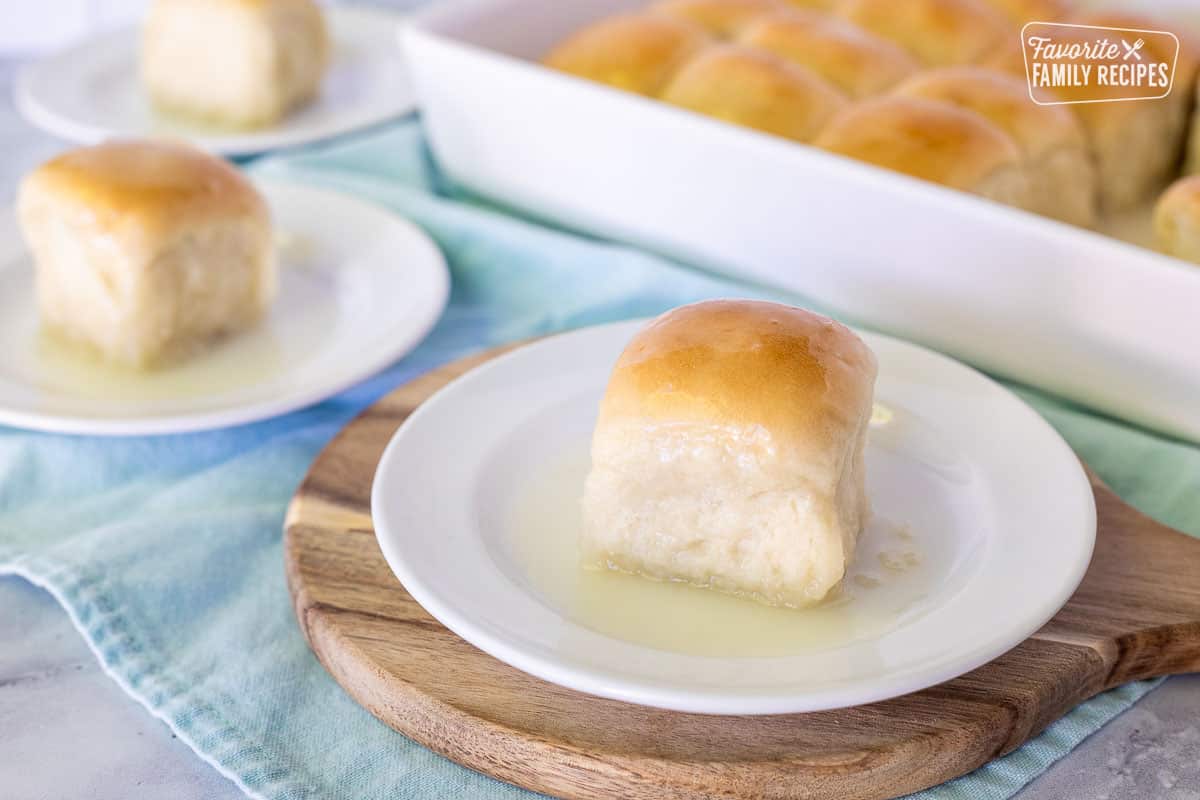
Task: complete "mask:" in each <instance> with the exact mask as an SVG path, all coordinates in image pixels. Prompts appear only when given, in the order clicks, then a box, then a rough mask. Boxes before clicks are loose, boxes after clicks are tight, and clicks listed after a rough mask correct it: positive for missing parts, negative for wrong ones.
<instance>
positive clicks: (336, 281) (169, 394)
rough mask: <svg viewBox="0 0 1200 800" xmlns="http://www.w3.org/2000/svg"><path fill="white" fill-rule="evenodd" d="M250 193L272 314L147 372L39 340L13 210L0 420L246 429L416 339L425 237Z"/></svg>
mask: <svg viewBox="0 0 1200 800" xmlns="http://www.w3.org/2000/svg"><path fill="white" fill-rule="evenodd" d="M259 188H260V190H261V191H262V192H263V194H264V195H265V196H266V198H267V202H268V204H269V205H270V207H271V215H272V217H273V220H274V224H275V230H276V232H277V237H278V241H279V245H278V246H279V250H280V252H279V259H280V260H279V268H280V273H279V296H278V297H277V298H276V300H275V303H274V305H273V306H272V308H271V312H270V314H269V315H268V317H267V318H266V319H265V320H264V321H263V322H262V323H260V324H259V325H258V326H256V327H255V328H253V329H251V330H249V331H246V332H244V333H241V334H239V335H236V336H233V337H230V338H229V340H227V341H224V342H221V343H219V344H218V345H216V346H215V347H214V348H213V349H212V350H210V351H208V352H206V353H204V354H203V355H200V356H198V357H196V358H194V359H192V360H189V361H187V362H184V363H182V364H180V365H179V366H176V367H171V368H168V369H164V370H157V371H151V372H145V373H141V372H135V371H132V370H123V369H120V368H117V367H112V366H106V365H104V364H102V363H100V362H99V361H98V360H96V359H94V358H90V357H88V355H87V354H85V353H82V352H80V351H79V350H78V349H75V348H72V347H69V346H65V345H61V344H58V343H56V342H55V341H54V339H53V338H52V337H48V336H46V335H45V334H43V333H42V332H41V331H40V328H39V325H38V314H37V309H36V307H35V304H34V288H33V264H32V261H31V260H30V257H29V254H28V253H27V252H26V250H25V246H24V243H23V241H22V239H21V236H20V233H19V231H18V228H17V225H16V223H15V221H14V215H13V214H12V212H11V211H9V212H8V213H5V214H3V215H0V343H3V347H0V424H7V425H16V426H19V427H23V428H34V429H37V430H45V431H54V432H58V433H82V434H93V435H143V434H157V433H181V432H185V431H196V430H205V429H210V428H220V427H225V426H229V425H237V424H241V423H245V422H253V421H256V420H260V419H265V418H267V417H272V416H275V415H277V414H283V413H286V412H288V411H293V410H295V409H297V408H301V407H303V406H306V405H309V404H311V403H315V402H317V401H319V400H322V399H324V398H326V397H329V396H331V395H334V394H337V393H338V392H340V391H343V390H344V389H347V388H349V387H350V386H352V385H353V384H355V383H357V382H358V381H360V380H362V379H364V378H367V377H369V376H370V375H372V374H374V373H375V372H378V371H379V370H381V369H383V368H384V367H386V366H387V365H389V364H391V363H392V362H393V361H395V360H396V359H398V358H400V357H401V356H402V355H404V354H405V353H407V352H409V351H410V350H412V349H413V348H414V347H416V346H417V344H418V343H419V342H420V341H421V340H422V339H424V338H425V335H426V334H427V333H428V332H429V330H430V329H431V328H432V327H433V325H434V323H435V322H437V319H438V317H440V316H441V313H442V310H443V309H444V308H445V306H446V300H447V297H448V293H449V285H450V278H449V272H448V270H447V268H446V263H445V260H444V259H443V258H442V254H441V252H440V251H439V250H438V249H437V247H436V246H435V245H434V244H433V242H432V241H430V239H429V237H428V236H426V235H425V233H424V232H423V231H421V230H420V229H419V228H417V227H416V226H414V225H412V224H411V223H409V222H407V221H406V220H404V219H402V218H400V217H398V216H396V215H395V214H392V213H390V212H388V211H386V210H384V209H382V208H379V207H378V206H375V205H371V204H369V203H365V202H362V201H360V200H356V199H354V198H352V197H348V196H346V195H342V194H337V193H335V192H330V191H325V190H321V189H315V188H310V187H304V186H298V185H293V184H283V183H273V182H263V183H260V184H259Z"/></svg>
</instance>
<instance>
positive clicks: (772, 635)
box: [509, 409, 942, 657]
mask: <svg viewBox="0 0 1200 800" xmlns="http://www.w3.org/2000/svg"><path fill="white" fill-rule="evenodd" d="M901 418H902V417H898V416H896V415H894V414H891V413H890V412H888V411H887V410H886V409H884V410H882V411H881V410H879V409H877V411H876V415H875V418H874V421H873V423H872V425H873V427H886V426H889V425H893V424H896V422H897V420H898V419H901ZM588 466H589V458H588V453H587V452H586V450H583V451H581V452H576V453H571V454H568V455H567V456H565V457H564V458H563V460H562V461H561V462H560V463H558V464H554V465H549V466H548V467H547V468H545V469H544V470H543V471H542V472H541V474H539V475H535V476H530V477H531V478H532V480H531V481H530V482H529V486H528V489H527V490H526V491H525V493H524V494H523V495H521V496H519V497H518V498H516V500H515V502H514V506H513V508H512V515H511V517H512V518H511V527H510V529H509V531H510V534H511V537H512V539H511V542H510V544H511V547H512V553H513V555H514V556H515V560H516V562H517V564H518V565H519V566H520V567H522V568H523V570H524V572H525V576H526V577H527V579H528V581H529V584H530V585H531V586H532V588H533V589H534V591H535V593H536V594H537V595H538V596H540V597H541V599H542V600H543V602H545V603H546V604H547V605H549V606H551V607H552V608H554V609H555V610H556V611H558V612H559V613H561V614H563V615H564V616H566V617H567V618H569V619H571V620H572V621H574V622H575V623H577V624H579V625H582V626H584V627H587V628H590V629H592V630H594V631H596V632H598V633H602V634H605V635H608V636H611V637H613V638H616V639H622V640H624V641H628V642H633V643H636V644H641V645H645V646H649V647H653V648H656V649H660V650H668V651H674V652H679V653H686V654H689V655H699V656H714V657H730V656H749V657H772V656H788V655H797V654H802V653H805V652H814V651H817V650H823V649H826V648H831V647H836V646H840V645H845V644H848V643H850V642H852V641H855V640H858V639H862V638H867V637H872V636H876V635H879V634H881V633H883V632H884V631H886V630H888V629H891V628H893V627H895V626H896V625H897V624H899V623H900V622H901V621H903V620H904V619H905V617H906V615H907V614H908V613H909V612H912V611H913V609H914V606H917V605H919V603H920V601H921V600H922V599H923V598H924V597H925V595H926V591H927V587H928V586H929V585H930V583H931V581H934V580H936V578H935V577H934V576H935V575H937V574H939V573H940V572H942V569H941V567H940V565H939V564H938V563H937V552H936V548H927V547H925V546H924V544H925V543H924V542H923V541H922V539H921V537H920V536H919V535H918V534H917V532H914V531H913V530H911V529H909V527H908V526H906V525H904V524H902V523H899V522H896V521H893V520H889V519H886V518H883V517H881V516H876V517H875V518H874V519H873V520H872V522H871V523H870V525H869V526H868V527H867V529H866V531H864V533H863V535H862V536H861V537H860V539H859V542H858V548H857V552H856V554H855V558H854V561H853V562H852V564H851V566H850V568H849V570H848V571H847V575H846V578H845V579H844V580H843V581H842V583H841V585H840V586H839V587H837V588H836V589H835V590H834V591H833V592H832V593H831V594H830V596H829V597H827V598H826V599H825V600H824V601H822V602H821V603H819V604H818V605H816V606H813V607H810V608H805V609H787V608H772V607H770V606H766V605H763V604H760V603H757V602H754V601H753V600H746V599H742V598H738V597H734V596H731V595H727V594H722V593H720V592H715V591H711V590H706V589H699V588H695V587H692V586H689V585H687V584H684V583H677V582H666V581H654V580H650V579H647V578H642V577H638V576H634V575H629V574H625V573H621V572H615V571H610V570H599V569H588V568H584V567H583V566H581V565H580V563H579V551H578V536H579V531H580V530H581V527H582V515H581V511H580V497H581V495H582V491H583V481H584V477H585V476H586V474H587V470H588Z"/></svg>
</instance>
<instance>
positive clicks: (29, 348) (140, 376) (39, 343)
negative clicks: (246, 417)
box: [0, 232, 337, 412]
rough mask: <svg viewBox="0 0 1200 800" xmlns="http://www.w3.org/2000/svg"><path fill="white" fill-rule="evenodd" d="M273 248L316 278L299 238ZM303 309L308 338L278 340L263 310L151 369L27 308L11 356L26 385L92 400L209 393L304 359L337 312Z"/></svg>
mask: <svg viewBox="0 0 1200 800" xmlns="http://www.w3.org/2000/svg"><path fill="white" fill-rule="evenodd" d="M276 253H277V257H278V258H279V269H280V273H281V276H282V274H283V272H284V271H285V270H286V271H289V272H292V273H295V274H297V275H298V276H302V277H303V279H305V280H316V279H319V277H320V276H319V274H318V273H317V272H315V271H314V265H315V264H316V263H319V259H320V257H321V254H320V253H318V252H316V251H315V250H314V248H313V245H312V243H311V242H310V241H309V240H308V239H306V238H305V237H303V236H297V235H293V234H289V233H286V232H278V233H277V235H276ZM286 289H287V285H286V284H283V285H281V290H283V291H282V292H281V293H283V292H286ZM283 302H284V303H286V302H287V300H286V298H283ZM279 304H280V303H279V301H277V305H279ZM271 313H274V310H273V311H272V312H271ZM305 313H306V314H309V315H310V316H313V317H314V323H315V324H312V325H309V326H307V330H309V331H311V333H310V334H309V335H310V336H311V337H312V339H313V340H312V341H303V342H301V341H292V340H288V341H283V340H281V338H280V336H279V335H278V333H277V332H276V331H275V330H274V329H273V327H274V326H272V324H271V320H270V313H269V314H268V316H267V318H266V319H264V320H262V321H260V322H259V323H258V324H256V325H255V326H253V327H251V328H249V329H247V330H245V331H240V332H238V333H236V334H233V335H229V336H226V337H223V338H221V339H219V340H217V341H214V342H211V343H210V345H209V346H208V347H206V348H204V349H203V350H202V351H201V352H198V353H196V354H194V355H193V356H191V357H190V358H180V359H179V360H178V361H176V362H173V363H169V364H165V365H163V366H161V367H158V368H154V369H146V370H139V369H134V368H132V367H125V366H122V365H119V364H113V363H111V362H108V361H106V360H104V359H103V358H102V357H101V356H100V355H99V354H98V353H97V352H95V351H94V350H93V349H92V348H91V347H90V346H89V345H88V344H86V343H83V342H77V341H74V340H70V339H67V338H65V337H63V336H61V335H60V334H58V333H56V332H55V331H52V330H48V329H46V328H43V327H42V326H41V325H40V324H39V323H38V320H37V317H36V314H34V315H30V317H29V319H28V320H27V324H26V325H25V326H23V328H24V329H23V330H21V331H19V332H18V337H19V338H20V339H22V340H23V341H19V342H18V343H17V345H16V346H17V349H16V350H15V351H14V352H15V354H16V355H17V356H18V357H19V358H18V359H17V361H18V363H17V370H18V371H19V372H20V373H21V374H22V375H24V376H26V378H27V379H28V380H29V382H30V383H32V384H33V385H35V386H38V387H40V388H42V389H45V390H48V391H53V392H67V393H70V394H75V395H79V396H84V397H88V398H90V399H92V400H95V401H97V403H99V404H118V405H119V406H124V405H126V404H137V403H141V402H154V401H161V400H169V399H171V398H175V397H189V396H191V397H195V396H213V397H216V396H220V395H223V394H226V393H229V392H235V391H237V390H238V389H240V388H244V387H246V386H250V385H253V384H254V383H256V382H258V381H261V380H264V379H266V378H267V377H270V376H273V375H277V374H281V373H283V372H285V371H287V370H288V369H291V368H293V367H295V366H296V365H298V364H301V363H303V362H304V361H306V360H307V359H308V358H309V357H310V354H311V352H312V350H313V349H314V348H315V347H317V346H318V345H319V337H320V336H321V333H322V331H324V330H328V329H329V328H330V327H332V326H333V325H334V324H335V322H336V313H337V312H336V310H335V309H332V308H324V307H318V308H306V309H305ZM318 315H319V316H318ZM0 377H2V376H0ZM96 410H97V411H98V412H99V411H101V409H100V408H97V409H96Z"/></svg>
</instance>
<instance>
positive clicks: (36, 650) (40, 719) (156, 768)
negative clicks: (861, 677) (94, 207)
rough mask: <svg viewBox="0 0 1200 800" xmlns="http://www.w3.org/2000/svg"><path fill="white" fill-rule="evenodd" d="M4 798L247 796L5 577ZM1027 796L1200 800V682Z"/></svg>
mask: <svg viewBox="0 0 1200 800" xmlns="http://www.w3.org/2000/svg"><path fill="white" fill-rule="evenodd" d="M396 4H397V5H412V4H413V3H411V2H407V3H406V2H404V0H397V3H396ZM13 71H14V64H13V63H12V62H11V61H9V62H5V61H3V60H0V153H3V157H2V158H0V204H3V205H8V204H9V203H10V202H11V198H12V196H13V192H14V190H15V187H16V183H17V180H18V179H19V178H20V176H21V175H22V174H24V173H25V172H26V171H28V170H29V169H30V168H32V167H33V166H34V165H36V164H37V163H38V162H39V161H41V160H42V159H44V158H46V157H47V156H49V155H50V154H52V153H54V152H57V151H58V150H59V149H61V148H62V147H63V145H62V144H61V143H58V142H55V141H54V140H53V139H51V138H49V137H47V136H45V135H43V134H40V133H38V132H37V131H35V130H34V129H33V128H31V127H29V126H28V125H27V124H26V123H25V122H24V121H23V120H21V119H20V118H19V117H18V116H17V115H16V113H15V112H14V110H13V108H12V103H11V99H10V96H11V95H10V87H11V80H12V73H13ZM5 213H7V212H5ZM1198 580H1200V576H1198ZM0 797H2V798H4V800H60V799H65V798H87V799H88V800H109V798H112V800H123V799H124V798H131V797H170V798H175V799H176V800H193V798H206V799H207V800H224V798H240V797H242V793H241V791H240V790H239V789H238V788H237V787H236V786H235V785H234V784H233V783H231V782H230V781H228V780H226V779H225V778H223V777H222V776H221V775H220V774H218V773H217V771H216V770H215V769H213V768H212V767H210V766H209V765H208V764H206V763H204V762H203V761H201V760H200V759H199V758H198V757H197V756H196V755H195V754H193V753H192V752H191V751H190V750H189V749H188V748H187V747H186V746H184V745H183V744H182V743H180V742H179V741H178V740H176V739H175V738H174V737H173V736H172V734H171V731H170V730H169V729H168V728H167V727H166V726H165V725H164V724H162V723H161V722H159V721H158V720H156V719H154V718H153V717H151V716H150V715H149V714H148V713H147V712H146V711H145V710H144V709H143V708H142V707H141V706H139V705H138V704H137V703H136V702H134V701H133V700H131V699H130V698H129V697H128V696H127V695H125V694H124V693H123V692H122V691H121V690H120V688H119V687H118V686H117V685H116V684H115V683H114V682H113V681H111V680H110V679H109V678H108V677H107V676H106V675H105V674H104V672H103V671H102V670H101V669H100V667H99V665H98V664H97V663H96V660H95V659H94V658H93V657H92V654H91V653H90V652H89V651H88V649H87V647H86V645H85V644H84V642H83V640H82V639H81V638H80V637H79V635H78V634H77V633H76V632H75V630H74V628H73V627H72V626H71V623H70V621H69V620H68V618H67V616H66V614H64V613H63V612H62V609H61V608H59V606H58V605H57V603H55V601H54V600H53V598H51V597H50V596H49V595H48V594H46V593H45V592H43V591H41V590H40V589H36V588H34V587H32V586H30V585H29V584H27V583H25V582H24V581H22V580H20V579H18V578H0ZM1018 798H1019V800H1150V799H1151V798H1161V799H1162V800H1200V676H1188V677H1182V678H1174V679H1172V680H1170V681H1168V682H1167V683H1166V684H1165V685H1164V686H1163V687H1161V688H1159V689H1158V690H1156V691H1155V692H1153V693H1152V694H1150V695H1149V696H1148V697H1146V698H1145V699H1144V700H1143V701H1142V702H1141V703H1140V704H1139V705H1138V706H1136V707H1135V708H1133V709H1132V710H1131V711H1129V712H1127V713H1126V714H1124V715H1123V716H1121V717H1119V718H1118V719H1116V720H1114V721H1113V722H1112V723H1110V724H1109V725H1108V726H1107V727H1106V728H1104V729H1103V730H1101V731H1100V732H1099V733H1097V734H1095V735H1094V736H1092V737H1091V738H1090V739H1089V740H1087V741H1086V742H1084V743H1083V744H1082V745H1081V746H1080V747H1079V748H1078V749H1076V750H1075V751H1074V752H1073V753H1071V754H1070V755H1069V756H1067V757H1066V758H1065V759H1063V760H1062V761H1060V762H1059V763H1058V764H1056V765H1055V766H1053V767H1052V768H1051V769H1050V770H1048V771H1047V772H1046V774H1044V775H1043V776H1041V777H1040V778H1039V779H1037V780H1036V781H1034V782H1033V783H1032V784H1030V785H1029V786H1028V787H1026V788H1025V790H1023V791H1022V792H1021V793H1020V794H1019V795H1018Z"/></svg>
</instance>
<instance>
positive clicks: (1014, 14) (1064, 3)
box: [985, 0, 1074, 27]
mask: <svg viewBox="0 0 1200 800" xmlns="http://www.w3.org/2000/svg"><path fill="white" fill-rule="evenodd" d="M985 2H986V3H987V4H988V5H990V6H991V7H992V8H994V9H996V10H997V11H999V12H1000V13H1001V14H1003V15H1004V16H1005V17H1007V18H1008V21H1009V22H1011V23H1013V24H1014V25H1015V26H1017V27H1021V26H1024V25H1025V23H1027V22H1057V21H1059V20H1063V19H1066V18H1067V17H1068V16H1070V15H1071V13H1072V11H1073V10H1074V9H1073V8H1072V6H1071V3H1070V2H1069V0H985Z"/></svg>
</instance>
